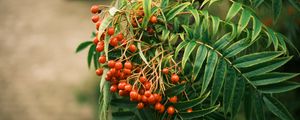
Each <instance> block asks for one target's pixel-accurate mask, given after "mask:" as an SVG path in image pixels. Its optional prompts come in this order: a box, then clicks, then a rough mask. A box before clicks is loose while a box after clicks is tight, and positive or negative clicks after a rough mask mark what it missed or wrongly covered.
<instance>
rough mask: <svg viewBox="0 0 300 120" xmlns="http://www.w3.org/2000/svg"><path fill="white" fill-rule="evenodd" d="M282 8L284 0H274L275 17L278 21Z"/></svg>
mask: <svg viewBox="0 0 300 120" xmlns="http://www.w3.org/2000/svg"><path fill="white" fill-rule="evenodd" d="M281 9H282V0H272V10H273V17H274V18H273V19H274V21H275V22H276V21H277V20H278V18H279V16H280V13H281Z"/></svg>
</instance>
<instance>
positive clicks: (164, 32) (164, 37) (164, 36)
mask: <svg viewBox="0 0 300 120" xmlns="http://www.w3.org/2000/svg"><path fill="white" fill-rule="evenodd" d="M169 34H170V31H169V30H167V29H163V31H162V34H161V38H160V39H161V41H165V40H167V39H168V37H169Z"/></svg>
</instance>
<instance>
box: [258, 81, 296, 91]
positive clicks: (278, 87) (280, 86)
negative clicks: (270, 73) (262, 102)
mask: <svg viewBox="0 0 300 120" xmlns="http://www.w3.org/2000/svg"><path fill="white" fill-rule="evenodd" d="M299 87H300V84H299V83H295V82H281V83H277V84H271V85H264V86H258V87H257V89H258V90H259V91H261V92H262V93H282V92H287V91H291V90H294V89H296V88H299Z"/></svg>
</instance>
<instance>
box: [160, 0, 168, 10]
mask: <svg viewBox="0 0 300 120" xmlns="http://www.w3.org/2000/svg"><path fill="white" fill-rule="evenodd" d="M168 4H169V0H163V1H161V3H160V7H161V8H162V9H164V8H166V7H167V6H168Z"/></svg>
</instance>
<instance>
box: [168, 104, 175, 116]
mask: <svg viewBox="0 0 300 120" xmlns="http://www.w3.org/2000/svg"><path fill="white" fill-rule="evenodd" d="M167 112H168V114H169V115H173V114H174V113H175V108H174V107H173V106H169V107H168V109H167Z"/></svg>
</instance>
